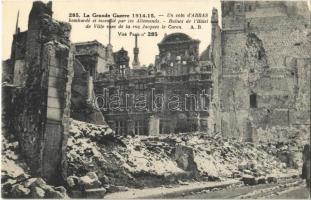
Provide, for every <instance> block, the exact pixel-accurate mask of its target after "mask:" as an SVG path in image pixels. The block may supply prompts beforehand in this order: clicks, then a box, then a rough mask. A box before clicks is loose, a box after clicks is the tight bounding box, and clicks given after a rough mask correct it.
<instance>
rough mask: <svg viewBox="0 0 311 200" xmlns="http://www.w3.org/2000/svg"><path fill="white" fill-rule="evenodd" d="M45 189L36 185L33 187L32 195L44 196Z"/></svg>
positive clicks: (33, 196)
mask: <svg viewBox="0 0 311 200" xmlns="http://www.w3.org/2000/svg"><path fill="white" fill-rule="evenodd" d="M44 196H45V191H44V190H43V189H41V188H39V187H34V188H32V189H31V197H32V198H44Z"/></svg>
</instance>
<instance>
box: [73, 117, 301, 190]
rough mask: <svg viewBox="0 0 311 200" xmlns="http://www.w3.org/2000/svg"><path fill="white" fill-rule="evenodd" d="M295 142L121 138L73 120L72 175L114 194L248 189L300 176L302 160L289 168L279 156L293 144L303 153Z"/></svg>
mask: <svg viewBox="0 0 311 200" xmlns="http://www.w3.org/2000/svg"><path fill="white" fill-rule="evenodd" d="M294 139H295V141H293V140H291V141H290V142H291V144H287V143H280V142H277V141H270V142H269V143H268V142H264V141H261V142H258V143H250V142H240V141H238V140H235V139H226V138H222V137H221V136H213V135H210V134H207V133H205V132H196V133H180V134H174V135H159V136H137V135H136V136H126V137H124V136H123V137H122V136H115V135H114V134H113V131H112V130H111V129H110V128H108V127H107V126H97V125H93V124H88V123H84V122H79V121H76V120H72V123H71V131H70V136H69V139H68V147H67V150H68V151H67V158H68V165H69V170H68V171H69V174H70V175H73V176H80V177H84V176H86V175H87V174H88V173H89V172H96V174H97V175H98V180H99V181H101V182H102V184H103V186H104V187H105V188H106V190H107V192H109V193H110V192H116V190H115V189H114V188H116V187H118V186H121V185H122V186H127V187H138V188H139V187H152V186H160V185H167V184H172V183H174V184H178V183H180V181H188V180H192V181H194V180H196V181H217V180H222V179H227V178H241V180H243V182H244V183H245V184H247V185H254V184H263V183H266V182H269V180H270V179H269V178H268V177H279V176H285V175H286V174H288V173H291V174H292V173H294V174H298V173H299V172H298V168H297V166H298V164H297V163H296V162H301V161H300V160H292V161H291V162H293V163H295V164H293V165H287V161H285V160H284V159H282V158H281V156H280V153H279V152H281V151H282V152H288V154H290V153H291V152H289V148H287V147H288V146H290V145H292V146H291V147H293V146H294V147H297V148H296V152H299V151H300V146H301V141H300V140H299V139H298V138H294ZM90 155H91V156H90ZM147 179H148V180H147ZM71 182H73V181H71ZM112 188H113V189H112Z"/></svg>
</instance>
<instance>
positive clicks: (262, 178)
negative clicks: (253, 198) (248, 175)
mask: <svg viewBox="0 0 311 200" xmlns="http://www.w3.org/2000/svg"><path fill="white" fill-rule="evenodd" d="M256 181H257V183H258V184H266V178H265V177H258V178H257V179H256Z"/></svg>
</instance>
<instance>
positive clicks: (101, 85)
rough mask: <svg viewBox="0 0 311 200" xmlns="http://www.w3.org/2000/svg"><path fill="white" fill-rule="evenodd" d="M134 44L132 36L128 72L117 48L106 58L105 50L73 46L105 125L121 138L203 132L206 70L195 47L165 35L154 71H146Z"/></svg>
mask: <svg viewBox="0 0 311 200" xmlns="http://www.w3.org/2000/svg"><path fill="white" fill-rule="evenodd" d="M137 43H138V41H137V36H136V37H135V44H136V46H135V47H134V61H133V67H132V68H131V67H130V64H129V63H130V60H129V57H128V52H127V51H126V50H124V49H123V48H122V49H121V50H119V51H117V52H112V45H111V44H108V45H107V47H106V46H103V45H102V44H100V43H99V42H97V41H93V42H85V43H77V44H75V48H76V59H78V60H79V61H80V62H81V63H82V64H83V65H84V66H86V68H87V70H88V71H89V72H90V74H91V77H92V78H93V82H92V83H91V85H90V87H91V88H92V87H94V91H95V96H96V98H95V99H94V100H95V101H94V102H93V103H95V104H96V105H97V108H98V109H100V110H101V111H102V112H103V114H104V116H105V121H106V122H107V123H108V124H109V125H110V126H111V127H112V128H113V129H114V130H115V131H116V134H121V135H125V134H140V135H150V134H151V135H156V134H159V133H178V132H189V131H198V130H207V128H208V117H209V113H208V109H209V102H210V99H211V96H210V94H211V92H212V89H211V88H212V82H211V69H212V68H211V63H210V62H208V61H204V62H201V61H200V58H199V52H198V48H199V41H198V40H194V39H192V38H191V37H190V36H188V35H186V34H183V33H173V34H170V35H166V36H165V37H164V38H163V40H162V41H161V42H160V43H159V44H158V46H159V51H160V54H159V55H158V56H156V60H155V65H150V66H148V67H144V66H140V65H139V58H138V52H139V48H138V46H137Z"/></svg>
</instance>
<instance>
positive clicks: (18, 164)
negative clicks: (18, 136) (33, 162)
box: [1, 134, 68, 199]
mask: <svg viewBox="0 0 311 200" xmlns="http://www.w3.org/2000/svg"><path fill="white" fill-rule="evenodd" d="M6 138H7V137H6V134H3V135H2V137H1V141H2V142H1V145H2V151H1V154H2V166H1V192H2V197H3V198H49V199H63V198H68V196H67V191H66V189H65V188H64V187H62V186H59V187H54V186H51V185H48V184H47V183H46V182H45V181H44V180H43V179H42V178H38V177H32V176H31V175H29V174H30V170H29V168H28V167H27V165H26V163H25V162H24V161H23V159H22V156H20V152H19V149H18V142H16V141H14V140H13V141H9V140H7V139H6Z"/></svg>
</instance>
